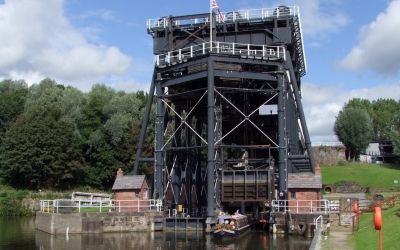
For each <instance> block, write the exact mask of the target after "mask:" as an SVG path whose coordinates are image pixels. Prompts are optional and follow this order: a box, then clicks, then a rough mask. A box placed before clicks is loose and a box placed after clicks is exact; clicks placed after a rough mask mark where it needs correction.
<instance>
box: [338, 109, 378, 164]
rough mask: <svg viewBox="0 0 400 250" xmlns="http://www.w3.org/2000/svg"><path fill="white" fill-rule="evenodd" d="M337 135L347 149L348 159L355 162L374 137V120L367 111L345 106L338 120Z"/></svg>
mask: <svg viewBox="0 0 400 250" xmlns="http://www.w3.org/2000/svg"><path fill="white" fill-rule="evenodd" d="M335 133H336V135H337V136H338V138H339V140H340V141H341V142H342V143H343V144H344V145H345V147H346V158H347V159H352V160H355V159H356V158H357V157H358V155H359V154H360V153H361V152H362V151H364V150H365V149H366V148H367V146H368V144H369V143H370V141H371V139H372V137H373V127H372V120H371V118H370V116H369V114H368V112H367V111H366V110H365V109H363V108H353V107H346V106H345V107H344V108H343V110H342V111H340V112H339V115H338V116H337V118H336V122H335ZM347 156H348V157H347Z"/></svg>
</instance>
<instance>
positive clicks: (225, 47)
mask: <svg viewBox="0 0 400 250" xmlns="http://www.w3.org/2000/svg"><path fill="white" fill-rule="evenodd" d="M208 53H216V54H225V55H237V56H245V57H255V58H257V57H258V58H260V59H271V58H272V59H283V60H286V48H285V46H267V45H256V44H242V43H227V42H212V43H210V42H206V43H201V44H197V45H192V46H189V47H185V48H182V49H179V50H175V51H170V52H168V53H165V54H159V55H156V56H155V61H156V66H157V67H162V66H166V65H168V64H173V63H179V62H182V61H184V60H187V59H188V58H193V57H196V56H201V55H205V54H208Z"/></svg>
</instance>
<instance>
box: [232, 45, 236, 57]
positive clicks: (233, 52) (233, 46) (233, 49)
mask: <svg viewBox="0 0 400 250" xmlns="http://www.w3.org/2000/svg"><path fill="white" fill-rule="evenodd" d="M234 54H235V43H232V55H234Z"/></svg>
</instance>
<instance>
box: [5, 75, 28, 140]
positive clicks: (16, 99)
mask: <svg viewBox="0 0 400 250" xmlns="http://www.w3.org/2000/svg"><path fill="white" fill-rule="evenodd" d="M27 94H28V86H27V84H26V83H25V82H24V81H11V80H4V81H1V82H0V143H1V141H2V138H3V136H4V133H5V132H6V130H7V129H8V127H9V125H10V124H11V123H13V122H14V121H15V120H16V119H17V117H18V116H19V115H20V114H21V113H22V112H23V110H24V104H25V100H26V96H27Z"/></svg>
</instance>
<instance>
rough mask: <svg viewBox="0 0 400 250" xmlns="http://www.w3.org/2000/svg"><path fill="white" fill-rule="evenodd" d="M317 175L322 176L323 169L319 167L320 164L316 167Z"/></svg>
mask: <svg viewBox="0 0 400 250" xmlns="http://www.w3.org/2000/svg"><path fill="white" fill-rule="evenodd" d="M315 175H321V167H320V166H319V162H317V166H316V167H315Z"/></svg>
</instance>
